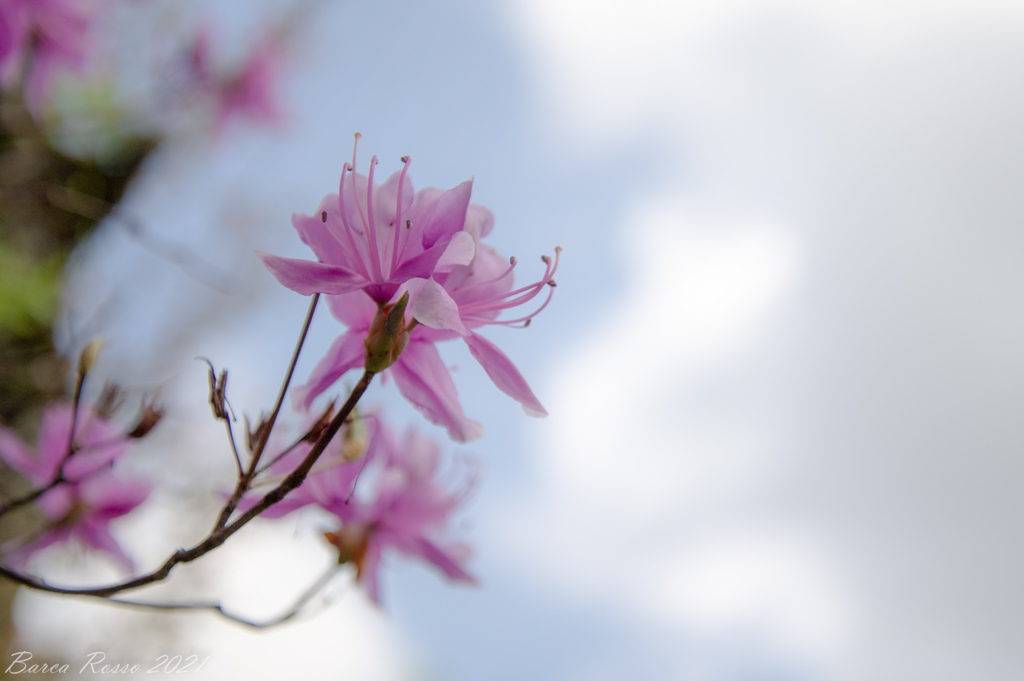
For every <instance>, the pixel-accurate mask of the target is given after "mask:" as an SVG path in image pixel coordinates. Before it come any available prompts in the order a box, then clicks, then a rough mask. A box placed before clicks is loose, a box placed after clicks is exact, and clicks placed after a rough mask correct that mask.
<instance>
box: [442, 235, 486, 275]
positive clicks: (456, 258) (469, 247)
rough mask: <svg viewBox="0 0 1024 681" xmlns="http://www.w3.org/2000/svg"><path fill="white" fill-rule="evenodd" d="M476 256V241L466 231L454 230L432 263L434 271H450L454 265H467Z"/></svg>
mask: <svg viewBox="0 0 1024 681" xmlns="http://www.w3.org/2000/svg"><path fill="white" fill-rule="evenodd" d="M475 256H476V241H474V240H473V237H472V236H470V235H469V234H468V233H467V232H456V233H455V234H453V235H452V238H451V240H450V241H449V242H448V246H447V248H445V249H444V253H443V254H442V255H441V257H440V258H439V259H438V261H437V264H436V265H434V271H435V272H451V271H452V268H453V267H455V266H456V265H468V264H469V263H471V262H473V258H474V257H475Z"/></svg>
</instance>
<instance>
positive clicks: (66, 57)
mask: <svg viewBox="0 0 1024 681" xmlns="http://www.w3.org/2000/svg"><path fill="white" fill-rule="evenodd" d="M94 4H95V3H94V2H91V1H90V0H0V74H2V76H3V80H4V82H5V83H6V84H10V83H12V82H15V81H20V80H21V79H22V77H24V86H25V100H26V102H27V103H28V106H29V109H30V110H32V111H39V109H40V107H41V105H42V102H43V100H44V98H45V97H46V95H47V93H48V91H49V87H50V82H51V80H52V79H53V76H54V75H55V74H56V73H57V72H58V71H59V70H60V69H62V68H72V69H78V68H81V67H82V65H83V64H84V63H85V58H86V54H87V51H88V49H89V46H90V38H91V36H90V29H91V26H92V23H93V19H94V14H95V9H94Z"/></svg>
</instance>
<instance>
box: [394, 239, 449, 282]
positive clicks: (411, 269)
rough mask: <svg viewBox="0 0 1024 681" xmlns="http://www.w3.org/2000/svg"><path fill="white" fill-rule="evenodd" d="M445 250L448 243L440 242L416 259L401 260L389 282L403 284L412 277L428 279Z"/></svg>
mask: <svg viewBox="0 0 1024 681" xmlns="http://www.w3.org/2000/svg"><path fill="white" fill-rule="evenodd" d="M447 249H448V242H445V241H441V242H439V243H437V244H434V245H433V246H431V247H430V248H428V249H427V250H425V251H423V252H422V253H420V254H419V255H417V256H416V257H413V258H408V259H406V260H403V261H402V263H401V264H400V265H399V266H398V269H396V270H395V271H394V272H392V273H391V281H398V282H403V281H407V280H408V279H412V278H414V277H422V278H424V279H425V278H427V277H429V276H430V275H431V274H433V273H434V268H435V267H436V266H437V262H438V261H439V260H440V259H441V257H442V256H443V255H444V252H445V251H446V250H447Z"/></svg>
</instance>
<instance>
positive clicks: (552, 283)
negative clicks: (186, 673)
mask: <svg viewBox="0 0 1024 681" xmlns="http://www.w3.org/2000/svg"><path fill="white" fill-rule="evenodd" d="M548 286H550V287H551V288H555V287H556V286H558V284H556V283H555V280H554V279H552V280H551V281H549V282H548Z"/></svg>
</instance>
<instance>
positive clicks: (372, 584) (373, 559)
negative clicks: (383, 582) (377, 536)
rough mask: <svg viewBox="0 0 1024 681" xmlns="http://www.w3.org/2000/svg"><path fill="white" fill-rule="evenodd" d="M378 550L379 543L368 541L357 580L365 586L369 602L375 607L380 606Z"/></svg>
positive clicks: (379, 547)
mask: <svg viewBox="0 0 1024 681" xmlns="http://www.w3.org/2000/svg"><path fill="white" fill-rule="evenodd" d="M380 549H381V546H380V542H377V541H373V540H370V544H369V546H367V547H366V555H365V556H363V565H362V569H361V570H360V574H359V580H360V581H361V582H363V584H365V585H366V592H367V593H368V594H369V596H370V600H372V601H373V602H374V603H376V604H377V605H380V575H379V572H380Z"/></svg>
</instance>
